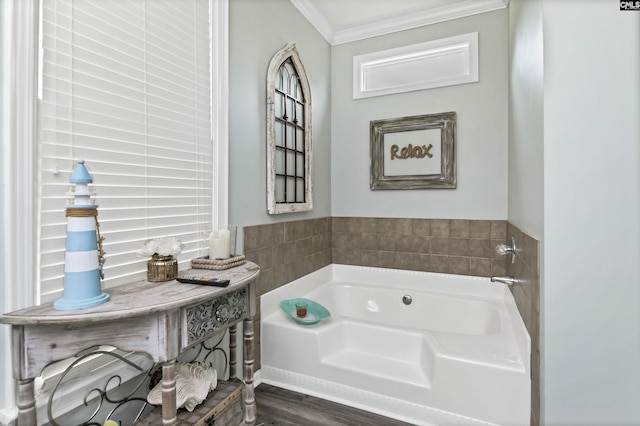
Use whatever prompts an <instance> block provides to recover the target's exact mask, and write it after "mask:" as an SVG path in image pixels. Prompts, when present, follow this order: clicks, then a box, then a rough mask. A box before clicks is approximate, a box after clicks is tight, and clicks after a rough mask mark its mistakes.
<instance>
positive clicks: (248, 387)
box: [242, 318, 256, 426]
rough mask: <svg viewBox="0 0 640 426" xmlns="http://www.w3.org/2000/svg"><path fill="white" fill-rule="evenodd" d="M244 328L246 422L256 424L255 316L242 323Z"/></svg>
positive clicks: (249, 424) (249, 425)
mask: <svg viewBox="0 0 640 426" xmlns="http://www.w3.org/2000/svg"><path fill="white" fill-rule="evenodd" d="M242 328H243V329H244V356H243V358H244V391H245V394H244V422H245V424H246V425H248V426H251V425H255V424H256V398H255V394H254V391H253V318H247V319H245V320H244V321H243V323H242Z"/></svg>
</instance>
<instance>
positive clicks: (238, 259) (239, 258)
mask: <svg viewBox="0 0 640 426" xmlns="http://www.w3.org/2000/svg"><path fill="white" fill-rule="evenodd" d="M245 262H246V259H245V257H244V254H236V255H234V256H231V257H230V258H228V259H209V256H206V257H197V258H195V259H191V267H192V268H193V269H213V270H214V271H224V270H225V269H229V268H233V267H235V266H238V265H242V264H243V263H245Z"/></svg>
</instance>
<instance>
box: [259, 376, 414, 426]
mask: <svg viewBox="0 0 640 426" xmlns="http://www.w3.org/2000/svg"><path fill="white" fill-rule="evenodd" d="M255 392H256V403H257V405H258V419H257V422H256V426H407V425H409V423H404V422H401V421H398V420H394V419H390V418H388V417H383V416H380V415H378V414H373V413H369V412H367V411H362V410H358V409H356V408H352V407H348V406H346V405H342V404H337V403H335V402H331V401H326V400H324V399H320V398H316V397H313V396H309V395H304V394H301V393H297V392H292V391H289V390H286V389H282V388H277V387H275V386H271V385H267V384H264V383H262V384H260V385H259V386H258V387H257V388H256V390H255Z"/></svg>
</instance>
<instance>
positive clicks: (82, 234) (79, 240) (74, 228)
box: [53, 160, 109, 311]
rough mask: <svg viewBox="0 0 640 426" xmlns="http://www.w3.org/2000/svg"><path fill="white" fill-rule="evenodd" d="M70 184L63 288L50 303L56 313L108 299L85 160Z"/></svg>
mask: <svg viewBox="0 0 640 426" xmlns="http://www.w3.org/2000/svg"><path fill="white" fill-rule="evenodd" d="M69 182H70V183H71V184H72V185H70V187H69V192H68V193H67V195H68V196H72V197H73V200H70V201H69V203H68V204H67V209H66V214H67V245H66V252H65V255H64V289H63V293H62V297H61V298H60V299H58V300H56V301H55V302H54V303H53V307H54V308H55V309H59V310H63V311H66V310H73V309H84V308H89V307H91V306H96V305H99V304H101V303H104V302H106V301H108V300H109V295H108V294H107V293H103V292H102V287H101V285H100V279H101V275H102V263H103V253H102V248H100V250H99V249H98V245H100V247H101V246H102V244H101V243H102V242H101V241H100V238H99V231H98V229H99V228H98V226H97V223H98V206H97V205H96V204H94V201H93V200H92V199H91V196H93V195H95V192H94V191H93V190H92V189H90V188H89V184H90V183H93V178H92V177H91V175H90V174H89V172H88V171H87V168H86V167H85V165H84V161H82V160H80V161H78V165H77V166H76V169H75V171H74V172H73V174H72V175H71V178H70V179H69Z"/></svg>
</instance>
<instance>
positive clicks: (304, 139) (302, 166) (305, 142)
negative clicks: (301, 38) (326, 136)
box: [267, 43, 312, 214]
mask: <svg viewBox="0 0 640 426" xmlns="http://www.w3.org/2000/svg"><path fill="white" fill-rule="evenodd" d="M267 79H268V81H267V115H268V117H267V144H268V147H267V153H268V164H267V172H268V177H267V185H268V200H267V202H268V206H267V207H268V208H267V209H268V211H269V213H271V214H277V213H288V212H299V211H308V210H311V208H312V194H311V91H310V89H309V82H308V80H307V77H306V74H305V72H304V67H303V66H302V62H301V61H300V58H299V56H298V53H297V51H296V48H295V45H294V44H293V43H291V44H289V45H287V46H286V47H285V48H284V49H282V50H281V51H279V52H278V53H276V55H275V56H274V57H273V59H272V60H271V64H270V65H269V73H268V77H267Z"/></svg>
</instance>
